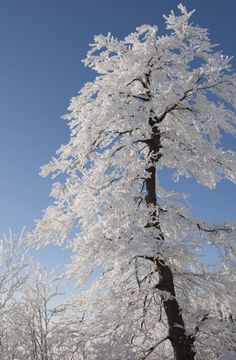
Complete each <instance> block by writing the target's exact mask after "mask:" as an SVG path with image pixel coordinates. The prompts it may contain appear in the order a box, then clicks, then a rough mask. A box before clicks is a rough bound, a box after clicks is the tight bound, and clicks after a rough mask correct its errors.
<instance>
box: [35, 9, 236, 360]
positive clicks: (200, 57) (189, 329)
mask: <svg viewBox="0 0 236 360" xmlns="http://www.w3.org/2000/svg"><path fill="white" fill-rule="evenodd" d="M178 8H179V10H180V14H179V15H175V13H174V12H171V14H170V15H169V16H166V17H165V19H166V24H167V26H166V27H167V33H166V35H164V36H161V35H159V34H158V28H157V27H156V26H149V25H143V26H141V27H139V28H137V30H136V32H134V33H132V34H130V35H128V36H127V37H126V38H125V39H124V40H122V41H118V40H117V39H115V38H114V37H113V36H111V35H110V34H108V36H102V35H99V36H96V37H95V42H94V44H92V45H91V50H90V51H89V52H88V54H87V57H86V59H85V60H84V63H85V65H87V66H89V67H91V68H92V69H94V70H95V71H96V72H97V77H96V78H95V80H94V81H93V82H91V83H87V84H85V86H84V87H83V89H82V90H81V91H80V93H79V95H78V96H76V97H74V98H73V99H72V101H71V105H70V107H69V110H70V114H69V115H67V116H66V119H67V120H68V122H69V126H70V130H71V138H70V141H69V143H68V144H67V145H63V146H61V148H60V149H59V150H58V152H57V156H56V157H55V158H53V160H52V162H51V163H50V164H48V165H46V166H45V167H43V169H42V175H43V176H46V175H48V174H49V173H51V174H53V176H57V175H60V174H62V175H63V176H62V179H61V181H57V182H55V183H54V185H53V188H52V193H51V195H52V197H53V198H54V199H55V202H54V204H53V205H51V206H49V207H48V208H47V209H46V211H45V214H44V216H43V218H42V219H41V220H39V221H38V222H37V227H36V229H35V232H34V234H33V237H34V238H35V239H37V241H40V243H41V244H47V243H50V242H53V241H54V242H56V243H57V244H63V243H64V242H66V241H67V240H68V239H69V237H70V233H72V234H74V233H75V232H76V230H75V229H76V227H77V234H76V235H73V240H72V241H71V242H70V244H71V247H72V249H73V251H74V256H73V261H72V264H71V267H70V271H71V273H77V274H78V277H79V281H80V282H79V284H83V283H84V282H86V280H87V279H88V277H89V275H90V274H91V273H92V272H93V271H94V270H96V269H97V268H100V269H102V270H103V274H102V275H101V276H99V277H98V279H97V281H96V282H95V283H94V284H93V285H92V286H91V287H90V288H89V289H88V290H87V291H85V292H84V293H82V295H81V297H80V302H81V303H80V307H79V308H78V311H79V312H81V314H83V315H82V317H81V318H83V322H81V323H82V324H83V329H82V328H81V329H82V330H81V339H82V338H83V339H84V342H85V343H86V344H87V359H89V360H91V359H113V360H115V359H121V358H122V359H132V360H133V359H157V358H161V359H166V358H168V359H176V360H187V359H188V360H192V359H203V358H207V359H228V360H229V359H233V358H234V357H235V332H236V329H235V320H234V315H235V309H236V308H235V305H236V303H235V302H236V300H235V299H236V296H235V295H236V294H235V289H234V287H233V285H232V284H233V281H235V264H236V263H235V257H234V256H235V226H234V225H233V224H231V223H227V222H223V223H221V224H216V225H214V226H213V225H209V224H207V223H205V222H204V221H202V220H198V219H197V220H196V219H193V218H192V217H191V214H190V209H189V208H188V206H187V205H186V203H185V200H184V199H185V195H184V194H177V193H174V192H170V191H167V190H166V189H165V188H164V187H163V184H160V181H159V174H160V172H161V171H162V170H163V168H164V167H166V168H169V169H174V170H175V175H174V176H175V179H176V180H178V179H179V178H180V177H181V176H185V177H193V178H195V179H196V180H197V182H198V183H200V184H201V185H203V186H206V187H208V188H211V189H213V188H214V187H215V186H216V185H217V183H218V182H219V181H220V180H222V179H228V180H230V181H233V182H235V181H236V156H235V154H234V153H233V152H232V151H229V150H227V151H226V150H224V149H223V148H222V145H221V138H222V134H223V133H224V132H226V133H229V134H232V135H236V113H235V108H236V98H235V91H236V78H235V75H234V74H233V73H232V71H231V65H230V58H228V57H227V56H224V55H223V54H222V52H220V51H214V46H213V45H212V44H211V43H210V41H209V37H208V31H207V30H206V29H202V28H200V27H198V26H193V25H192V24H190V23H189V19H190V17H191V16H192V14H193V11H191V12H187V10H186V8H185V7H184V6H183V5H179V6H178ZM206 243H208V244H210V246H212V247H213V248H215V249H218V250H219V260H220V265H218V266H217V267H216V268H215V270H214V271H207V270H206V268H205V267H204V265H203V264H202V261H201V257H200V253H201V250H202V249H203V247H204V245H205V244H206ZM80 326H81V327H82V325H81V324H80ZM86 329H87V330H86Z"/></svg>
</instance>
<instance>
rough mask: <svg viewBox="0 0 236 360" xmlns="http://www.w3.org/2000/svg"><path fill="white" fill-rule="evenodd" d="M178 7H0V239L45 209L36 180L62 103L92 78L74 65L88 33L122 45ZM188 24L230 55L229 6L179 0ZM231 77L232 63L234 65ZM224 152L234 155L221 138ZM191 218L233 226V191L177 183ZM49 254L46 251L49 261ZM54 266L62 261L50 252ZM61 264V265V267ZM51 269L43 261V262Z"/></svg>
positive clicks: (46, 3)
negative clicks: (187, 200)
mask: <svg viewBox="0 0 236 360" xmlns="http://www.w3.org/2000/svg"><path fill="white" fill-rule="evenodd" d="M179 2H180V1H178V0H145V1H143V0H116V1H115V0H90V1H88V2H85V1H84V0H83V1H81V0H0V49H1V56H0V130H1V131H0V169H1V172H0V233H2V232H4V231H7V229H8V227H11V228H12V229H13V230H14V231H16V232H19V231H20V229H21V228H22V226H23V225H26V228H27V229H28V230H30V229H32V228H33V224H34V220H35V219H36V218H39V217H40V216H41V211H42V210H43V209H44V208H45V207H46V206H47V205H48V204H49V201H50V200H49V198H48V194H49V191H50V187H51V181H50V180H49V179H42V178H41V177H40V176H39V175H38V172H39V168H40V166H41V165H43V164H45V163H47V162H48V161H49V160H50V158H51V156H52V155H53V154H54V153H55V151H56V149H57V148H58V147H59V146H60V144H62V143H66V142H67V140H68V134H69V133H68V130H67V126H66V123H65V122H64V121H63V120H60V116H61V115H63V114H65V113H66V109H67V106H68V104H69V99H70V98H71V97H72V96H74V95H76V94H77V92H78V90H79V89H80V88H81V87H82V85H83V84H84V82H86V81H88V80H91V79H92V78H93V76H94V74H93V72H92V71H91V70H88V69H86V68H84V67H83V64H81V59H83V58H84V56H85V53H86V51H87V50H88V44H89V43H90V42H92V40H93V36H94V35H95V34H100V33H102V34H107V33H108V32H111V33H112V34H114V35H115V36H116V37H118V38H122V37H124V36H125V35H127V34H128V33H130V32H131V31H133V30H134V29H135V28H136V27H137V26H139V25H141V24H144V23H146V24H157V25H158V26H159V28H160V31H163V30H164V20H163V18H162V14H163V13H165V14H168V13H169V12H170V10H171V9H176V7H177V4H178V3H179ZM182 2H183V4H185V5H186V6H187V7H188V8H189V9H190V10H191V9H193V8H195V9H196V13H195V15H194V17H193V22H194V23H195V24H199V25H200V26H202V27H207V28H209V29H210V34H211V39H212V41H213V42H215V43H219V44H220V48H221V49H223V51H224V53H225V54H227V55H235V53H236V43H235V33H236V15H235V14H236V1H235V0H185V1H182ZM233 66H234V69H235V70H236V60H234V61H233ZM224 145H225V146H226V147H231V148H234V149H235V150H236V142H235V140H233V139H232V138H230V137H228V138H226V139H225V140H224ZM176 189H180V190H181V191H186V192H188V191H189V192H190V193H191V194H192V197H191V203H192V206H193V214H194V215H196V216H197V217H200V216H202V217H203V218H205V219H208V220H209V221H211V222H214V221H219V220H220V219H224V218H228V219H236V201H235V200H236V196H235V194H236V187H235V186H233V185H232V184H230V183H229V182H223V183H222V184H221V185H219V187H218V189H217V190H215V191H209V190H206V189H203V188H201V187H199V186H196V185H194V186H193V185H192V183H191V182H190V181H189V180H188V181H183V182H181V183H180V184H177V185H176ZM53 251H54V250H52V249H51V250H45V251H44V253H43V256H44V257H48V258H50V257H51V256H52V252H53ZM54 255H55V256H54V260H55V262H57V261H61V260H63V259H66V256H65V254H64V255H61V253H60V252H55V251H54ZM63 261H64V260H63ZM49 262H50V260H49Z"/></svg>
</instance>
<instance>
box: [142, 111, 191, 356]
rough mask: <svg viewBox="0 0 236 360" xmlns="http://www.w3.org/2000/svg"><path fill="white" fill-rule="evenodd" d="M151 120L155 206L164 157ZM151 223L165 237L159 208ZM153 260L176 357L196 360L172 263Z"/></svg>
mask: <svg viewBox="0 0 236 360" xmlns="http://www.w3.org/2000/svg"><path fill="white" fill-rule="evenodd" d="M149 124H150V126H151V127H152V129H153V132H152V137H151V139H149V140H148V141H147V143H148V146H149V153H150V154H151V161H152V164H153V165H151V166H150V167H149V168H148V169H147V172H148V173H149V176H150V177H149V178H147V179H146V183H145V185H146V192H147V195H146V203H147V205H152V206H154V208H155V207H156V205H157V196H156V164H157V162H158V161H159V160H160V158H161V153H160V150H161V135H160V132H159V130H158V127H157V122H156V119H153V118H152V117H150V119H149ZM148 226H153V227H156V228H157V229H158V230H159V231H160V235H159V240H160V241H164V236H163V234H162V232H161V227H160V224H159V222H158V220H157V213H156V210H154V211H152V212H151V214H150V222H149V224H148ZM150 260H152V261H153V262H154V263H155V264H156V267H157V271H158V274H159V282H158V284H157V285H156V288H158V289H160V290H162V291H165V292H167V293H168V294H169V297H166V296H162V301H163V305H164V309H165V313H166V317H167V322H168V327H169V335H168V338H169V340H170V342H171V344H172V346H173V350H174V355H175V359H176V360H193V359H194V358H195V350H194V340H195V339H194V336H192V335H187V334H186V332H185V325H184V321H183V317H182V314H181V308H180V306H179V304H178V301H177V298H176V293H175V287H174V280H173V274H172V271H171V269H170V267H169V266H168V265H167V264H166V263H165V260H164V259H161V258H160V256H158V255H157V256H156V257H155V258H154V257H153V258H152V259H150Z"/></svg>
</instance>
